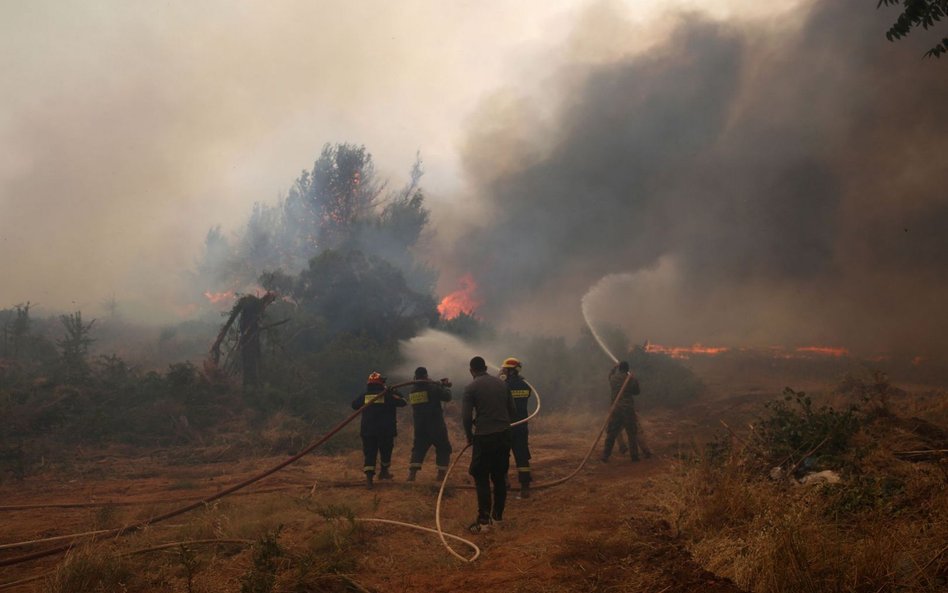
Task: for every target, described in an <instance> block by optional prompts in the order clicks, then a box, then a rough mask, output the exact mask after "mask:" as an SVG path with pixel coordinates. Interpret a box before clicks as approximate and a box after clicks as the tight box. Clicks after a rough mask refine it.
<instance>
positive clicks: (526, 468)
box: [517, 467, 530, 473]
mask: <svg viewBox="0 0 948 593" xmlns="http://www.w3.org/2000/svg"><path fill="white" fill-rule="evenodd" d="M517 471H518V472H522V473H526V472H529V471H530V468H529V467H518V468H517Z"/></svg>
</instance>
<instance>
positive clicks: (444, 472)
mask: <svg viewBox="0 0 948 593" xmlns="http://www.w3.org/2000/svg"><path fill="white" fill-rule="evenodd" d="M447 475H448V470H446V469H439V470H438V477H437V478H436V480H437V481H439V482H443V481H444V479H445V478H446V477H447Z"/></svg>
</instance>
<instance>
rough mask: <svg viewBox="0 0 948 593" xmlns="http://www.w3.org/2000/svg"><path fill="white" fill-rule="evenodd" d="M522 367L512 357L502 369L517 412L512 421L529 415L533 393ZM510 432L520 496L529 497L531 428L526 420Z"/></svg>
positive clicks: (501, 376)
mask: <svg viewBox="0 0 948 593" xmlns="http://www.w3.org/2000/svg"><path fill="white" fill-rule="evenodd" d="M522 368H523V364H522V363H521V362H520V360H519V359H517V358H513V357H510V358H508V359H506V360H504V363H503V365H501V369H500V378H501V379H503V380H504V382H506V383H507V387H508V388H509V389H510V394H511V395H512V396H513V401H514V408H515V409H516V414H515V415H514V417H513V418H511V422H516V421H518V420H523V419H524V418H526V417H527V415H528V412H527V402H528V401H529V399H530V395H531V394H532V393H533V390H532V389H530V385H528V384H527V382H526V381H524V379H523V377H522V376H521V375H520V371H521V370H522ZM510 433H511V437H512V443H511V447H510V448H511V451H512V452H513V455H514V462H515V463H516V464H517V480H518V481H519V482H520V495H519V498H529V496H530V482H532V481H533V476H532V475H531V473H530V430H529V428H528V427H527V423H526V422H524V423H523V424H518V425H517V426H514V427H513V428H511V429H510Z"/></svg>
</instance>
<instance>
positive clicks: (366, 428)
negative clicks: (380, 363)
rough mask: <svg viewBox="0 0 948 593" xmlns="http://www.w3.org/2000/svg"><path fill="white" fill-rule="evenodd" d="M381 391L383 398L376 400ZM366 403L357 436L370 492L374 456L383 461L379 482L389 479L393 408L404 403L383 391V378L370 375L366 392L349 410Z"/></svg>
mask: <svg viewBox="0 0 948 593" xmlns="http://www.w3.org/2000/svg"><path fill="white" fill-rule="evenodd" d="M383 391H384V392H385V394H384V395H382V396H379V397H376V396H378V394H379V393H382V392H383ZM369 402H371V403H369ZM366 404H369V405H367V406H366V408H365V410H364V411H363V412H362V426H361V429H360V431H359V436H361V437H362V453H363V455H364V458H365V463H364V464H363V468H362V469H363V471H364V472H365V487H366V488H368V489H369V490H371V489H372V479H373V478H374V477H375V460H376V457H381V458H382V459H381V464H382V471H380V472H379V479H380V480H391V479H392V473H391V472H390V471H389V467H390V466H391V464H392V449H393V448H394V447H395V436H396V435H397V434H398V430H397V420H396V417H395V409H396V408H401V407H403V406H405V405H406V402H405V400H404V399H403V398H402V396H401V394H399V393H398V392H397V391H395V390H391V389H388V388H386V386H385V377H383V376H382V375H381V374H379V373H377V372H373V373H372V374H370V375H369V378H368V380H367V383H366V386H365V392H364V393H363V394H361V395H359V396H358V397H356V398H355V399H354V400H352V409H353V410H358V409H359V408H361V407H362V406H365V405H366Z"/></svg>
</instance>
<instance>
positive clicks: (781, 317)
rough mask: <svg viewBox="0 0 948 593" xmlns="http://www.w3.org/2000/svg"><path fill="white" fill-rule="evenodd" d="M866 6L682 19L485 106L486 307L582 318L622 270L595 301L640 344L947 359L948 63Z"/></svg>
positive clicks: (563, 325)
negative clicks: (803, 348) (648, 38)
mask: <svg viewBox="0 0 948 593" xmlns="http://www.w3.org/2000/svg"><path fill="white" fill-rule="evenodd" d="M867 4H872V3H866V2H859V1H856V0H848V1H841V0H840V1H834V2H818V3H816V4H815V5H814V7H813V9H812V10H807V11H799V12H798V13H796V14H795V15H794V17H788V18H786V19H782V20H780V21H779V22H774V21H770V22H768V23H763V22H755V23H751V24H748V23H746V22H743V23H742V22H734V21H719V20H714V19H710V18H708V17H706V16H704V15H699V14H681V15H679V16H677V17H674V18H671V19H670V20H669V21H666V25H667V27H668V29H667V30H668V34H667V36H666V37H664V38H663V39H662V40H660V41H659V42H657V43H656V44H654V45H651V46H650V47H649V48H648V49H647V50H646V51H640V52H636V53H629V54H627V55H613V56H610V57H609V58H608V59H605V60H601V61H595V60H589V59H588V58H584V57H582V56H577V57H576V59H574V60H571V61H570V60H567V61H566V62H565V63H564V65H563V66H562V67H561V68H560V69H559V70H558V72H557V76H555V77H554V78H553V79H551V82H550V83H549V85H548V87H547V88H543V89H540V90H538V91H537V90H535V91H533V94H532V95H531V94H529V93H525V94H524V95H523V96H521V97H520V98H518V99H517V100H508V101H506V102H504V103H502V104H498V105H497V106H496V107H494V108H490V107H488V108H486V109H485V110H484V111H483V112H481V113H480V114H479V115H478V117H479V119H478V120H476V121H475V122H474V124H473V125H472V126H471V129H472V130H474V132H472V133H471V135H470V137H469V143H468V144H467V145H466V149H465V152H464V163H465V165H466V166H467V169H466V171H467V172H468V176H469V178H470V179H471V180H472V181H471V183H472V186H473V187H472V188H471V189H470V190H469V191H470V196H471V199H472V200H473V203H475V204H476V205H477V206H478V208H480V211H481V212H482V215H483V220H484V221H485V224H484V225H483V226H481V227H479V228H475V229H470V228H468V229H467V231H466V232H465V233H464V235H463V238H462V239H461V240H460V241H459V242H458V243H457V246H456V249H455V251H454V252H453V256H452V260H451V261H452V265H453V266H454V267H457V268H460V269H469V270H471V271H472V272H473V273H474V276H475V278H476V279H478V280H480V279H482V278H483V279H488V278H489V279H490V281H489V282H486V281H485V282H479V284H480V286H481V294H480V297H481V298H482V299H483V300H484V302H485V303H486V305H485V307H484V309H482V313H483V314H484V315H487V316H490V315H494V316H495V318H496V319H497V320H498V321H499V322H501V323H508V324H510V325H513V326H515V327H520V328H523V327H530V326H533V327H536V328H541V329H544V330H547V331H549V332H550V333H555V332H562V331H568V329H569V328H570V327H575V326H577V325H578V324H579V321H578V311H577V307H576V304H575V303H577V302H578V300H579V298H580V297H581V296H582V295H583V294H584V293H585V292H586V291H587V289H588V288H589V287H590V286H591V285H592V284H594V283H597V281H598V280H599V279H600V278H603V276H607V275H608V276H607V277H606V278H605V279H603V280H601V281H600V282H599V283H598V284H597V286H596V290H595V291H593V293H592V294H590V295H589V302H590V310H591V311H592V312H593V314H594V315H595V316H596V317H597V318H598V319H599V320H600V321H601V322H608V323H611V324H614V325H618V326H619V327H621V328H623V329H624V330H626V332H627V333H628V334H629V335H630V337H631V338H632V339H633V340H635V341H637V342H639V343H641V342H643V341H644V340H646V339H651V340H653V341H657V342H660V343H666V344H667V343H673V344H682V343H686V344H690V343H693V342H697V341H701V342H703V343H705V344H708V343H711V344H720V345H728V346H768V345H804V344H822V345H833V346H841V347H846V348H849V349H851V350H853V351H854V352H857V353H860V354H866V355H870V354H876V353H899V354H912V353H914V354H922V355H931V354H935V353H938V354H944V353H946V352H948V315H946V314H945V310H944V303H945V302H948V275H946V274H945V272H946V270H948V164H946V160H945V156H944V155H945V154H948V120H946V118H945V112H944V108H945V105H948V76H946V74H948V63H936V62H934V61H932V60H926V61H923V60H921V59H920V56H921V55H922V53H924V49H926V48H927V46H930V45H931V44H932V38H931V36H928V37H923V38H913V39H912V40H910V41H909V42H907V43H903V44H898V45H891V44H888V43H880V42H879V35H880V31H884V30H885V28H886V24H887V23H888V22H889V16H890V15H885V14H880V13H877V12H875V11H874V10H872V6H867ZM603 20H606V21H607V22H609V23H612V25H613V26H616V25H615V23H616V13H611V14H610V13H609V12H608V11H607V12H605V13H602V14H600V15H598V16H597V18H596V19H592V20H590V21H588V22H584V23H581V24H580V25H579V27H577V29H576V30H574V32H573V34H574V35H575V36H577V37H578V38H586V37H588V38H590V39H596V38H597V37H598V36H599V35H600V31H601V28H602V27H601V23H602V21H603ZM626 30H627V31H628V32H629V35H632V32H634V31H635V30H637V27H636V26H635V25H628V26H627V28H626ZM926 44H927V45H926ZM550 97H552V98H553V100H552V101H547V102H546V105H547V106H548V112H547V113H540V114H537V109H536V108H535V105H536V104H538V103H540V102H543V101H546V100H547V99H548V98H550ZM551 104H552V105H553V107H552V108H549V105H551Z"/></svg>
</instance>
